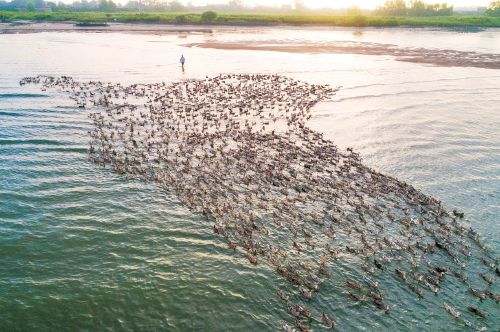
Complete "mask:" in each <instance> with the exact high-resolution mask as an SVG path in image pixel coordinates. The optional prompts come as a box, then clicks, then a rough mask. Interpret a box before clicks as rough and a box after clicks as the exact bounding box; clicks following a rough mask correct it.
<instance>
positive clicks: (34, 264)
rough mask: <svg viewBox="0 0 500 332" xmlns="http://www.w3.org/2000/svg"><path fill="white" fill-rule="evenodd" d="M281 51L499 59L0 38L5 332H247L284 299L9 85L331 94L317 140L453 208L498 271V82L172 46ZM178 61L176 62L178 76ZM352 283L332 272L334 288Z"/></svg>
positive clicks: (172, 206)
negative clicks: (306, 87)
mask: <svg viewBox="0 0 500 332" xmlns="http://www.w3.org/2000/svg"><path fill="white" fill-rule="evenodd" d="M281 36H282V37H281ZM290 36H291V37H290ZM278 37H280V38H287V39H290V38H296V39H304V40H309V41H312V42H314V41H317V40H332V41H336V40H337V41H338V40H344V41H345V40H353V38H356V40H360V39H362V41H365V42H377V43H391V44H396V45H398V46H402V47H412V46H414V47H427V48H447V49H456V50H461V51H471V50H472V51H479V52H486V53H496V54H498V53H499V52H500V41H499V38H498V32H496V31H494V30H486V31H484V32H479V33H477V34H457V33H454V32H449V31H425V30H423V31H414V30H408V31H407V30H400V29H395V30H393V29H380V30H367V31H364V33H363V36H361V37H359V36H356V37H354V36H353V35H352V31H350V30H347V31H344V30H340V29H335V30H328V29H323V30H320V31H314V32H311V31H306V32H303V31H301V30H296V29H294V30H289V31H278V30H274V29H271V30H261V31H260V32H258V33H256V34H249V33H245V34H236V33H232V34H214V35H213V36H210V37H208V36H203V35H188V36H187V38H183V39H178V38H177V36H168V35H165V36H147V35H126V34H78V33H41V34H26V35H17V36H16V35H2V36H0V49H2V57H0V95H2V96H3V97H2V98H0V112H1V113H0V141H1V145H0V146H1V148H0V202H1V204H0V230H1V231H0V252H1V253H2V255H1V258H0V260H1V265H2V269H0V289H2V296H0V308H1V309H2V310H1V311H0V312H1V313H0V318H1V319H0V329H2V330H12V329H13V327H15V326H16V327H17V328H18V329H23V330H27V329H30V330H32V329H45V330H49V329H56V330H60V329H95V327H96V326H98V327H101V328H108V329H136V330H137V329H140V330H145V329H158V328H160V329H172V330H193V329H194V330H201V329H205V330H221V329H224V330H256V331H257V330H263V329H273V328H275V327H276V322H278V321H280V320H288V319H289V318H288V315H287V314H286V312H285V311H283V308H282V304H281V303H280V302H279V300H277V299H276V297H275V295H274V292H275V289H276V287H277V286H279V285H281V284H282V283H283V281H282V280H280V279H279V278H278V277H277V276H276V275H275V273H274V271H271V270H270V269H268V268H266V267H265V266H262V265H261V266H257V267H254V266H251V264H249V263H248V261H247V260H245V259H242V257H240V256H239V255H237V254H233V253H232V252H230V251H228V250H227V248H226V245H225V243H223V242H221V240H219V239H218V238H217V237H215V236H214V235H213V234H212V232H211V230H209V229H206V227H205V226H204V225H203V222H202V221H201V219H200V218H198V217H196V216H193V215H192V214H190V213H189V211H188V210H187V209H185V208H184V207H183V206H182V205H180V204H179V203H178V202H176V201H175V199H173V198H172V197H170V196H169V195H168V193H165V192H164V191H162V190H159V189H158V188H155V187H154V186H153V185H151V184H146V183H142V182H137V181H134V180H131V179H124V178H122V177H119V176H116V175H114V174H113V173H111V172H109V171H107V170H106V169H99V168H96V167H95V166H94V165H92V164H90V163H89V162H88V160H87V154H86V149H87V145H88V142H87V141H88V136H87V130H89V126H90V124H89V122H88V120H87V117H86V114H85V111H82V110H80V109H75V108H73V104H72V103H70V102H67V101H66V100H65V98H64V97H63V96H62V95H59V94H57V93H56V94H54V93H52V92H50V93H49V92H43V93H41V94H40V95H41V96H37V97H35V96H33V94H37V93H38V94H39V92H36V91H35V90H29V88H22V89H21V88H19V87H18V86H17V81H18V80H19V79H20V78H21V77H23V76H30V75H33V74H38V73H40V74H44V73H45V74H53V75H61V74H71V75H72V76H75V77H77V78H79V79H83V80H85V79H87V80H90V79H94V80H96V79H99V80H108V81H109V80H111V81H119V82H123V83H130V82H139V81H140V82H156V81H176V80H180V79H182V78H183V77H188V78H192V77H194V78H203V77H205V76H206V75H209V76H212V75H215V74H218V73H221V72H263V73H282V74H285V75H288V76H290V77H293V78H296V79H300V80H304V81H308V82H311V83H320V84H325V83H328V84H331V85H332V86H337V85H342V86H343V89H342V90H341V91H339V93H338V94H337V95H336V96H335V97H334V98H333V99H332V100H331V101H328V102H324V103H321V104H320V105H317V106H316V108H315V110H314V112H313V118H312V119H311V120H310V124H311V126H312V127H313V128H314V129H316V130H320V131H322V132H324V133H325V135H327V137H328V138H330V139H332V140H334V141H335V142H336V143H337V144H339V145H340V146H341V147H344V148H345V147H349V146H351V147H354V148H355V149H356V150H357V151H359V152H360V153H361V156H362V157H363V158H364V162H365V163H367V164H369V165H370V166H373V167H375V168H376V169H379V170H380V171H382V172H384V173H387V174H390V175H393V176H396V177H398V178H401V179H403V180H405V181H408V182H409V183H411V184H413V185H415V186H416V187H417V188H419V189H422V190H423V191H424V192H426V193H429V194H431V195H433V196H435V197H438V198H440V199H441V200H442V201H443V202H444V203H445V205H446V206H447V207H449V208H454V207H458V208H460V209H463V210H464V211H465V212H466V215H467V216H468V218H469V219H470V222H471V224H472V225H473V226H474V228H475V229H477V230H478V231H479V232H480V233H481V234H482V236H483V238H484V239H485V241H486V242H487V243H488V244H489V246H490V247H491V248H492V249H493V250H494V252H495V254H496V255H497V256H498V248H499V240H498V239H499V238H500V230H499V227H498V223H499V219H498V215H499V214H500V207H499V206H498V201H499V195H500V168H499V167H498V165H499V162H500V161H499V156H500V137H499V136H498V134H497V133H498V130H499V128H500V116H499V115H498V109H497V108H496V105H497V104H498V102H499V97H498V96H500V91H499V90H500V88H498V87H500V74H499V73H498V71H497V70H491V69H479V68H452V67H447V68H444V67H430V66H424V65H419V64H412V63H403V62H396V61H394V60H393V59H392V58H390V57H385V56H365V55H351V54H340V55H336V54H288V53H277V52H261V51H258V52H257V51H224V50H211V49H189V48H185V47H182V46H180V44H182V43H185V42H186V41H187V42H201V41H204V40H205V39H206V38H211V39H216V40H219V41H234V40H248V39H261V40H266V39H267V40H276V39H277V38H278ZM151 41H155V42H151ZM180 54H184V55H185V56H186V58H187V65H186V73H185V74H184V75H183V74H182V71H181V68H180V66H179V64H178V58H179V57H180ZM349 268H350V267H349V266H343V267H342V270H343V273H349ZM495 287H497V286H496V285H495V286H494V289H495V290H496V292H497V293H498V288H495ZM447 291H450V292H453V290H452V289H450V290H447ZM331 294H332V295H331V297H330V298H327V299H326V300H325V301H326V302H328V306H330V307H331V310H332V312H334V313H336V317H344V318H343V319H342V320H341V322H340V323H339V326H341V329H345V330H353V329H362V328H364V329H367V327H368V326H370V325H369V324H370V323H371V318H372V315H373V314H372V313H370V312H366V311H365V310H366V309H365V308H363V307H360V306H356V305H352V304H351V303H349V302H348V301H345V300H344V299H345V297H344V295H342V294H341V291H340V290H338V289H332V290H331ZM402 301H403V302H404V306H405V308H407V311H405V314H402V315H400V316H395V315H393V316H391V315H388V316H386V315H380V317H379V318H380V319H379V321H378V323H377V324H379V325H378V326H377V328H378V329H386V330H395V329H397V330H417V329H424V330H433V329H434V330H435V329H449V330H462V329H463V328H464V327H463V324H461V323H459V322H453V321H450V320H449V319H446V320H444V319H443V320H441V318H442V317H444V316H445V315H448V314H447V313H446V312H444V310H443V312H435V313H429V312H426V311H425V310H423V308H425V301H419V300H417V299H413V298H404V299H403V300H402ZM449 301H450V303H451V304H452V303H454V302H460V303H461V304H466V305H471V304H473V305H479V306H480V307H481V308H482V309H483V310H485V311H489V312H490V314H492V317H490V319H489V320H488V321H487V325H488V326H490V327H493V326H495V325H496V326H498V324H495V323H498V322H495V319H497V318H498V315H496V317H495V315H493V314H494V313H495V312H496V311H497V308H496V307H495V304H492V303H489V302H484V303H481V304H479V303H476V302H472V301H471V300H470V298H467V299H466V298H461V297H457V298H456V299H453V298H451V299H449ZM461 301H463V302H461ZM403 302H402V303H403ZM422 312H426V314H425V315H423V314H422ZM368 317H370V319H368ZM446 317H448V316H446ZM478 322H480V323H482V324H485V323H483V322H482V321H481V320H478Z"/></svg>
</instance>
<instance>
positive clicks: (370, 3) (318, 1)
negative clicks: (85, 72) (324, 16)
mask: <svg viewBox="0 0 500 332" xmlns="http://www.w3.org/2000/svg"><path fill="white" fill-rule="evenodd" d="M303 1H304V4H305V5H306V6H308V7H312V8H318V7H319V8H323V7H336V8H345V7H350V6H353V5H356V6H359V7H362V8H367V9H372V8H375V7H377V6H378V5H380V4H382V3H384V2H385V0H303ZM490 1H491V0H427V1H426V2H428V3H436V2H439V3H441V2H447V3H448V4H450V5H454V6H456V7H458V6H486V5H488V3H490ZM181 2H183V3H188V2H191V3H192V4H194V5H204V4H207V3H227V2H229V0H181ZM244 2H245V4H247V5H254V4H265V5H283V4H292V3H293V2H294V1H293V0H244Z"/></svg>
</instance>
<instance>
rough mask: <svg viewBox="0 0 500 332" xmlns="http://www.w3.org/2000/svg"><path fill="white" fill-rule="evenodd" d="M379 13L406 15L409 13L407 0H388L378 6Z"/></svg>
mask: <svg viewBox="0 0 500 332" xmlns="http://www.w3.org/2000/svg"><path fill="white" fill-rule="evenodd" d="M377 13H379V14H381V15H389V16H405V15H406V14H407V13H408V10H407V8H406V1H405V0H387V1H386V2H385V3H384V4H383V5H382V6H380V7H378V8H377Z"/></svg>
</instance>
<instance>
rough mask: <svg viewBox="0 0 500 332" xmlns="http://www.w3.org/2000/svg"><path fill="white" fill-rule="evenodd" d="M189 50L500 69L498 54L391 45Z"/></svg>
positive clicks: (279, 44)
mask: <svg viewBox="0 0 500 332" xmlns="http://www.w3.org/2000/svg"><path fill="white" fill-rule="evenodd" d="M186 46H189V47H202V48H213V49H220V50H247V51H274V52H287V53H337V54H364V55H385V56H394V57H396V60H398V61H405V62H414V63H426V64H431V65H435V66H443V67H476V68H486V69H500V54H492V53H479V52H465V51H456V50H448V49H428V48H405V47H398V46H396V45H391V44H379V43H366V42H351V41H347V42H344V41H339V42H328V43H315V42H307V41H300V42H296V41H292V42H288V41H278V40H276V41H244V42H203V43H191V44H186Z"/></svg>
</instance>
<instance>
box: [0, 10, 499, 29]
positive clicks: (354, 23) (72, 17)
mask: <svg viewBox="0 0 500 332" xmlns="http://www.w3.org/2000/svg"><path fill="white" fill-rule="evenodd" d="M23 21H24V22H28V21H29V22H37V23H41V22H65V23H68V24H70V23H83V25H86V24H89V25H91V24H93V23H94V24H95V23H99V24H101V25H102V23H124V24H137V23H140V24H149V25H152V24H154V25H175V26H179V27H182V26H184V25H188V26H193V25H195V26H199V27H206V26H279V25H290V26H325V27H442V28H461V29H474V28H487V27H490V28H492V27H493V28H500V17H489V16H473V15H453V16H431V17H425V16H421V17H408V16H377V15H352V16H348V15H344V16H334V15H310V14H309V15H307V14H304V15H300V14H218V15H217V16H216V17H215V18H213V19H211V20H210V21H207V20H204V18H203V17H202V14H200V13H170V12H158V13H155V12H109V13H105V12H49V13H39V12H20V11H0V23H1V22H3V23H14V24H15V23H16V22H23ZM87 28H94V29H95V28H101V29H103V30H106V31H107V30H110V29H107V28H108V27H106V26H100V27H98V26H91V27H87ZM115 29H116V28H115ZM155 29H156V28H155ZM4 31H5V29H4Z"/></svg>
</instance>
